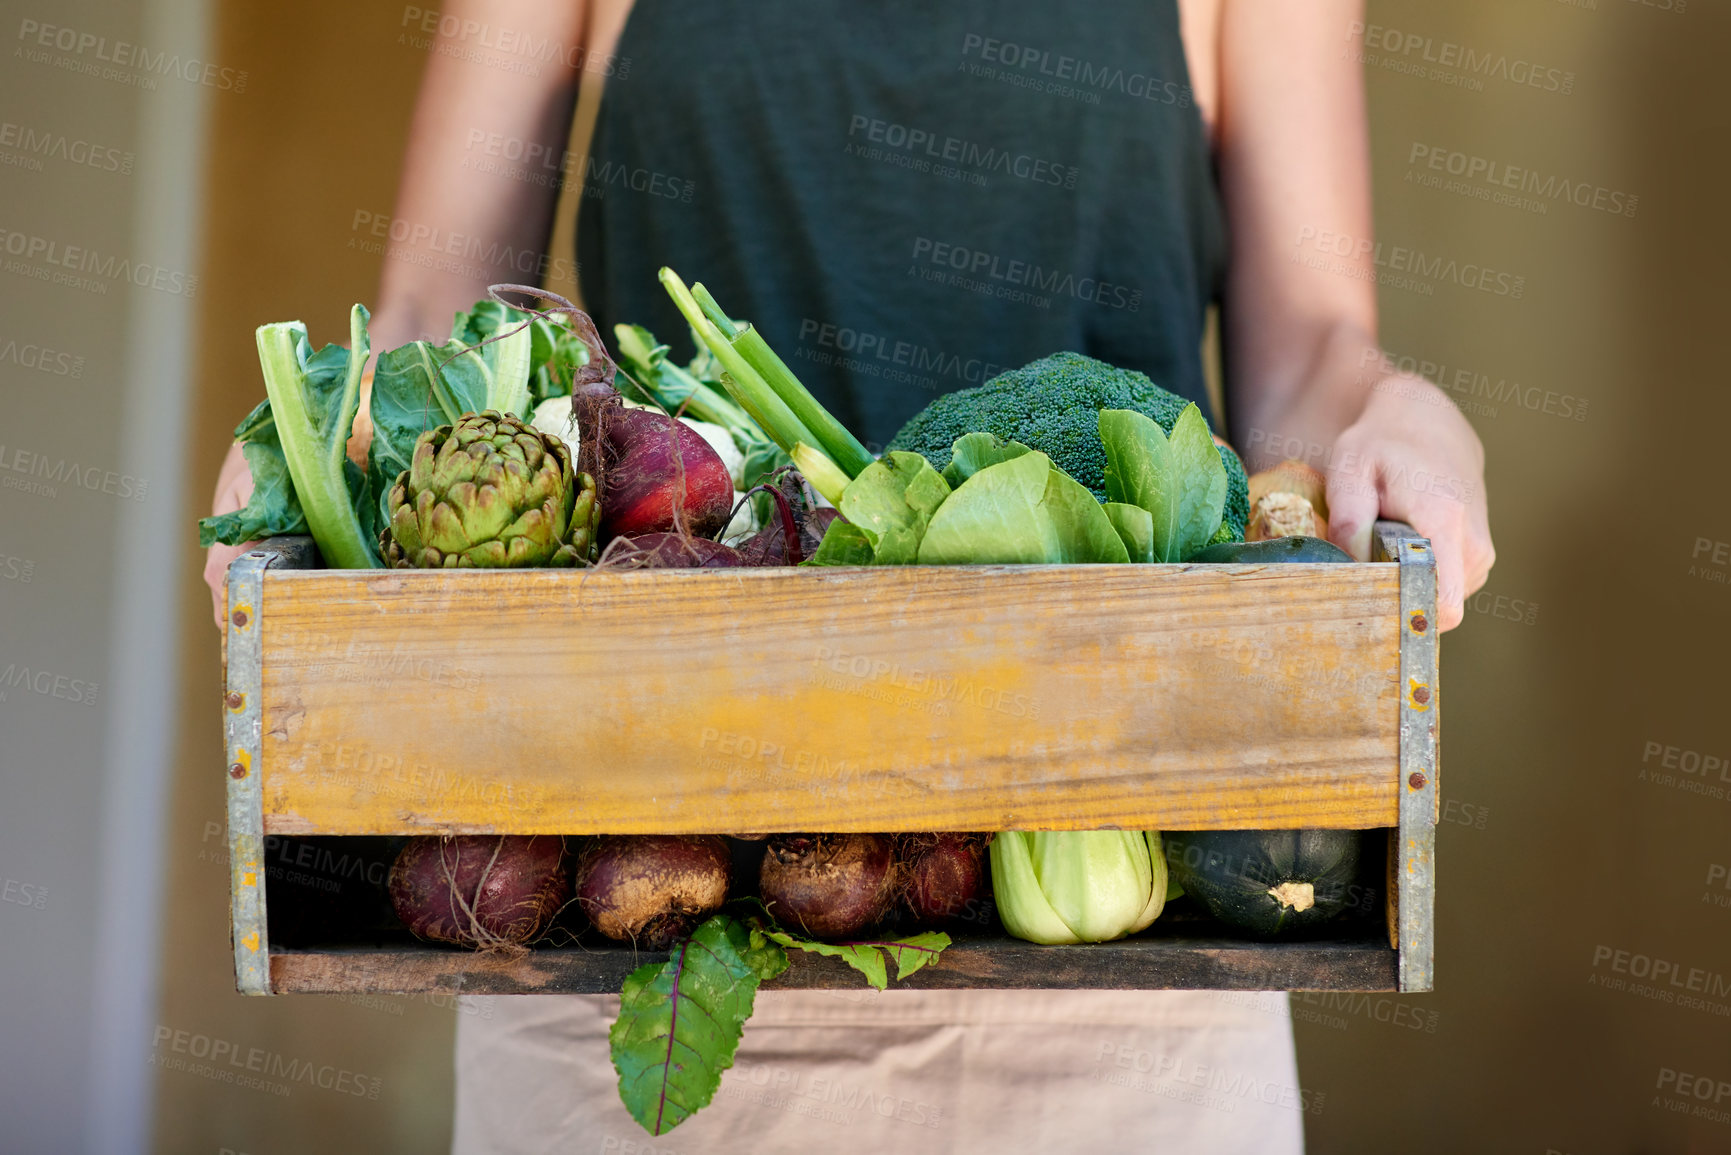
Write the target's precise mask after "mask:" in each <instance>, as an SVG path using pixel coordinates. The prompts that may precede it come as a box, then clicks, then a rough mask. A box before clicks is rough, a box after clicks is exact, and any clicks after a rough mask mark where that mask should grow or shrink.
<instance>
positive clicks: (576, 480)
mask: <svg viewBox="0 0 1731 1155" xmlns="http://www.w3.org/2000/svg"><path fill="white" fill-rule="evenodd" d="M387 509H388V510H389V512H390V519H391V524H390V528H388V529H386V530H385V531H384V533H383V534H381V535H380V538H379V544H380V546H381V547H382V548H383V550H384V555H385V561H386V563H387V564H388V565H391V566H394V567H396V568H398V569H456V568H464V569H466V568H471V567H472V568H476V569H504V568H520V567H525V566H571V565H578V564H581V563H584V562H587V561H589V560H590V558H591V557H592V556H593V554H594V550H595V539H596V532H597V529H598V527H599V525H600V521H601V504H600V501H599V500H598V499H597V496H596V492H595V481H594V479H593V478H591V477H590V476H589V475H588V474H587V473H577V472H575V471H574V470H573V468H572V464H571V451H570V450H569V449H568V448H566V446H565V443H564V442H563V441H561V440H559V438H557V437H554V436H553V435H552V434H550V433H542V432H540V431H538V430H536V429H535V428H533V427H532V426H530V425H529V424H527V423H526V422H523V421H520V420H518V419H517V418H516V417H512V416H510V415H508V414H501V413H497V412H495V411H493V410H491V409H489V410H487V411H486V412H484V413H470V414H467V415H465V416H464V417H462V418H461V419H460V420H458V422H457V423H456V424H455V425H441V426H439V427H438V428H437V429H434V430H432V431H431V432H428V433H423V434H421V436H420V437H419V438H417V439H416V441H415V453H414V457H413V458H412V459H411V460H410V463H409V468H408V469H406V470H404V471H403V472H402V473H399V474H398V475H397V480H396V481H395V483H393V484H392V486H391V493H390V500H389V503H388V505H387Z"/></svg>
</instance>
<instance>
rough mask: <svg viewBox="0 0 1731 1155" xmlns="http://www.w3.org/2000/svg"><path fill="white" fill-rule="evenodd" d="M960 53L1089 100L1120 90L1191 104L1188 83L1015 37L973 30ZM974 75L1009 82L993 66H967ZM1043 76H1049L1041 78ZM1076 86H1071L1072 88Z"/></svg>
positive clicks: (1030, 81)
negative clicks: (1053, 49)
mask: <svg viewBox="0 0 1731 1155" xmlns="http://www.w3.org/2000/svg"><path fill="white" fill-rule="evenodd" d="M962 55H963V56H964V57H975V58H977V59H979V60H981V61H983V62H985V63H987V64H994V65H1000V66H1002V67H1003V68H1006V69H1012V70H1014V71H1013V72H1012V73H1011V74H1010V75H1015V74H1018V73H1019V74H1026V75H1024V76H1023V77H1022V79H1023V80H1024V81H1025V83H1023V84H1021V85H1019V87H1026V88H1035V89H1041V88H1043V89H1044V90H1045V91H1047V92H1051V93H1054V94H1056V95H1060V96H1076V97H1082V98H1086V99H1087V102H1088V103H1090V104H1098V103H1099V102H1100V97H1099V93H1101V92H1117V93H1120V94H1122V95H1124V96H1129V97H1134V98H1136V99H1138V100H1150V101H1153V102H1154V103H1155V104H1171V105H1177V106H1180V107H1184V108H1188V107H1190V100H1191V96H1190V86H1189V85H1188V84H1180V83H1179V82H1177V81H1175V80H1163V79H1161V78H1160V77H1158V76H1152V75H1150V74H1148V73H1146V72H1138V71H1136V70H1135V69H1133V68H1128V69H1127V68H1118V67H1115V66H1113V65H1110V64H1095V63H1092V62H1090V61H1087V60H1082V59H1080V58H1078V57H1075V56H1066V55H1064V54H1063V53H1061V52H1052V51H1051V50H1050V49H1046V48H1038V47H1035V46H1033V45H1030V44H1018V43H1016V42H1015V41H1013V40H998V39H996V38H994V37H991V36H981V35H980V34H978V33H975V32H970V33H968V34H967V35H966V36H964V37H962ZM969 71H970V73H971V74H973V75H976V76H983V77H984V78H985V79H998V80H1008V79H1009V77H1008V76H1006V75H1004V74H1000V73H997V71H996V70H995V69H987V70H985V71H984V72H980V71H976V70H975V69H973V68H971V67H970V68H969ZM1041 77H1049V78H1050V79H1049V80H1046V81H1041V80H1040V78H1041ZM1072 85H1073V86H1074V87H1071V86H1072Z"/></svg>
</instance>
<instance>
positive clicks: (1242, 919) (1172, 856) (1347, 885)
mask: <svg viewBox="0 0 1731 1155" xmlns="http://www.w3.org/2000/svg"><path fill="white" fill-rule="evenodd" d="M1359 841H1360V837H1359V831H1356V830H1190V831H1186V830H1169V831H1167V832H1166V833H1165V844H1166V863H1167V867H1168V868H1169V870H1170V871H1171V876H1172V877H1173V878H1175V879H1177V880H1178V882H1179V884H1180V885H1181V886H1183V888H1184V893H1185V894H1187V895H1189V896H1190V897H1191V898H1194V899H1196V900H1197V901H1198V902H1200V903H1201V904H1202V905H1203V906H1204V907H1206V908H1207V909H1208V913H1209V914H1211V915H1213V916H1214V917H1215V918H1217V919H1219V920H1220V921H1221V922H1223V923H1225V924H1226V925H1228V926H1232V927H1236V928H1238V929H1240V930H1244V931H1249V932H1250V933H1251V934H1254V935H1258V936H1260V937H1263V938H1275V937H1277V936H1283V935H1289V934H1292V933H1294V932H1297V931H1302V930H1306V929H1311V928H1314V927H1317V926H1319V925H1320V924H1322V923H1325V922H1327V921H1328V920H1330V919H1332V918H1334V917H1335V916H1337V915H1339V914H1340V913H1342V912H1343V911H1345V910H1347V909H1348V908H1350V907H1353V906H1357V905H1359V904H1360V903H1361V902H1363V901H1366V900H1368V899H1369V898H1370V897H1371V896H1370V894H1369V892H1368V891H1367V890H1365V889H1364V888H1362V887H1360V886H1358V885H1356V883H1355V881H1354V880H1355V879H1356V877H1357V875H1358V851H1359Z"/></svg>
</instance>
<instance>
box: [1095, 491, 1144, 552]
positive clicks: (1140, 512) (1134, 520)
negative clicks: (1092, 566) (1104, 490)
mask: <svg viewBox="0 0 1731 1155" xmlns="http://www.w3.org/2000/svg"><path fill="white" fill-rule="evenodd" d="M1102 508H1103V509H1105V511H1106V517H1107V519H1108V520H1109V521H1111V523H1112V528H1113V529H1115V530H1117V531H1118V537H1119V539H1120V540H1121V541H1123V543H1124V549H1125V550H1126V551H1127V552H1128V553H1129V555H1130V560H1131V561H1133V562H1151V561H1153V560H1154V515H1153V514H1151V513H1149V512H1148V511H1147V510H1145V509H1143V508H1142V507H1141V506H1139V505H1128V504H1126V503H1124V502H1121V501H1108V502H1107V503H1106V504H1105V505H1104V506H1102Z"/></svg>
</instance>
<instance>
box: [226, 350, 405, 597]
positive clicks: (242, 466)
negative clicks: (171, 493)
mask: <svg viewBox="0 0 1731 1155" xmlns="http://www.w3.org/2000/svg"><path fill="white" fill-rule="evenodd" d="M372 393H373V366H371V365H368V366H367V371H366V372H365V373H364V374H363V375H362V376H361V406H360V410H359V411H358V412H357V413H356V414H355V423H354V425H353V427H352V428H351V430H350V433H349V440H348V444H347V446H345V447H344V448H345V451H346V452H347V453H348V455H349V460H350V461H352V462H354V463H355V464H356V465H358V466H360V467H361V468H362V469H365V468H366V467H367V449H368V448H369V447H370V446H371V445H372V443H373V418H372V411H371V408H370V403H371V401H372ZM251 500H252V470H251V469H250V468H248V466H247V463H246V456H245V454H244V453H243V452H242V450H241V447H240V443H239V442H236V443H235V444H234V445H231V446H230V447H229V450H228V456H227V457H226V458H224V459H223V463H222V472H220V473H218V474H217V477H216V496H215V497H214V498H212V499H211V503H210V513H211V516H212V517H216V516H219V515H221V514H225V513H233V512H234V511H235V510H237V509H241V508H244V507H245V505H246V503H247V502H248V501H251ZM256 544H258V543H257V542H251V541H249V542H245V543H243V544H241V545H213V546H211V547H210V549H208V550H206V551H205V555H204V584H205V585H207V586H209V587H210V604H211V612H212V613H213V614H214V615H215V617H216V628H217V629H219V630H223V629H227V624H226V623H225V622H224V621H223V615H224V613H226V611H227V609H228V566H229V563H230V562H232V561H233V560H234V559H235V558H237V557H239V556H240V555H241V554H243V553H245V552H246V551H247V550H249V549H251V548H252V547H253V546H254V545H256Z"/></svg>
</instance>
